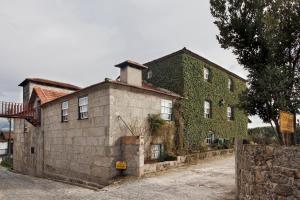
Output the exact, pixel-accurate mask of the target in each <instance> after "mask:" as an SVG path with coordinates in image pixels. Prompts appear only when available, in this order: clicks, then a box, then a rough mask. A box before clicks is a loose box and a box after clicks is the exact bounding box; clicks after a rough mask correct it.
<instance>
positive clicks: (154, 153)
mask: <svg viewBox="0 0 300 200" xmlns="http://www.w3.org/2000/svg"><path fill="white" fill-rule="evenodd" d="M163 151H164V146H163V144H152V145H151V160H159V159H160V158H161V157H162V154H163Z"/></svg>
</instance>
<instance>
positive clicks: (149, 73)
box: [147, 70, 153, 79]
mask: <svg viewBox="0 0 300 200" xmlns="http://www.w3.org/2000/svg"><path fill="white" fill-rule="evenodd" d="M152 76H153V73H152V70H149V71H148V72H147V79H151V78H152Z"/></svg>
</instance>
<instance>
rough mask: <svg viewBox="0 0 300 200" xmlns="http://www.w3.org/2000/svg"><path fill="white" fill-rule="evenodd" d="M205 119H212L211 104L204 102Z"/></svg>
mask: <svg viewBox="0 0 300 200" xmlns="http://www.w3.org/2000/svg"><path fill="white" fill-rule="evenodd" d="M204 118H211V103H210V102H209V101H204Z"/></svg>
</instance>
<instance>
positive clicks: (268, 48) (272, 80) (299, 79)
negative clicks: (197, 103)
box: [210, 0, 300, 144]
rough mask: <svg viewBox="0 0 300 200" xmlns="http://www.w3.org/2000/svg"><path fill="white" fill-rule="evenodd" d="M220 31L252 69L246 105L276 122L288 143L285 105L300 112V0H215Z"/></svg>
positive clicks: (253, 112)
mask: <svg viewBox="0 0 300 200" xmlns="http://www.w3.org/2000/svg"><path fill="white" fill-rule="evenodd" d="M210 4H211V13H212V15H213V17H214V18H215V22H214V23H215V24H216V25H217V27H218V29H219V31H220V33H219V35H217V40H218V41H219V43H220V44H221V46H222V48H224V49H231V50H232V52H233V53H234V54H235V55H236V56H237V59H238V62H239V63H240V64H241V65H242V66H243V67H244V68H245V69H246V70H247V71H248V72H249V75H248V84H249V88H248V89H247V91H246V92H245V93H244V94H243V95H242V96H241V102H242V103H241V106H242V107H243V108H244V109H245V110H246V111H247V113H248V114H249V115H258V116H259V117H260V118H261V119H262V120H263V121H264V122H266V123H270V124H271V125H275V127H276V132H277V136H278V139H279V142H280V143H281V144H283V140H282V135H281V133H280V125H279V122H278V120H279V111H280V110H283V111H289V112H292V113H294V114H297V113H299V107H300V101H299V100H300V0H210Z"/></svg>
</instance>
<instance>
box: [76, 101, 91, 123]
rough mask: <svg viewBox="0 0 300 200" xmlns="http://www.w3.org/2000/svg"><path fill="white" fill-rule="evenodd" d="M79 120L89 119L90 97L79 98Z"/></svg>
mask: <svg viewBox="0 0 300 200" xmlns="http://www.w3.org/2000/svg"><path fill="white" fill-rule="evenodd" d="M78 103H79V119H87V118H88V104H89V99H88V97H81V98H79V102H78Z"/></svg>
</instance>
